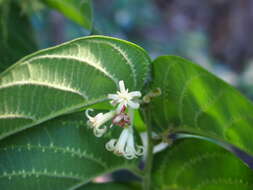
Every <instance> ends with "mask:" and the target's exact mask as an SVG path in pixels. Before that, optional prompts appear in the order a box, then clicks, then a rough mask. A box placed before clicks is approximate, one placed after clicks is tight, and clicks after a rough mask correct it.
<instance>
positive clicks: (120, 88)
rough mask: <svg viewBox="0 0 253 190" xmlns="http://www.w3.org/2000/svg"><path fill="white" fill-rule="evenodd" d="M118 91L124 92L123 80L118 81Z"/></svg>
mask: <svg viewBox="0 0 253 190" xmlns="http://www.w3.org/2000/svg"><path fill="white" fill-rule="evenodd" d="M119 90H120V91H121V92H124V91H126V89H125V84H124V81H123V80H121V81H119Z"/></svg>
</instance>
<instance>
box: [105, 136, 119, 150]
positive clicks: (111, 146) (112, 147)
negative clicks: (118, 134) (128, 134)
mask: <svg viewBox="0 0 253 190" xmlns="http://www.w3.org/2000/svg"><path fill="white" fill-rule="evenodd" d="M116 143H117V140H116V139H111V140H110V141H109V142H107V143H106V144H105V148H106V149H107V150H108V151H114V150H115V146H116Z"/></svg>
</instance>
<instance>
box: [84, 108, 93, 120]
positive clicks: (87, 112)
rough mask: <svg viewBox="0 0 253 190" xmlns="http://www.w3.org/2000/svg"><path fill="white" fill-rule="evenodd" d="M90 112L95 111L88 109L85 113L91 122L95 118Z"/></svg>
mask: <svg viewBox="0 0 253 190" xmlns="http://www.w3.org/2000/svg"><path fill="white" fill-rule="evenodd" d="M90 111H94V110H93V109H87V110H86V111H85V115H86V117H87V118H88V119H89V120H90V119H92V118H93V117H91V116H90V115H89V112H90Z"/></svg>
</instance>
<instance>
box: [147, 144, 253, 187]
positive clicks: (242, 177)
mask: <svg viewBox="0 0 253 190" xmlns="http://www.w3.org/2000/svg"><path fill="white" fill-rule="evenodd" d="M152 174H153V182H154V184H153V185H154V189H157V190H158V189H159V190H239V189H240V190H251V189H253V181H252V179H253V171H252V170H251V169H249V168H248V167H247V166H246V165H244V164H243V162H242V161H241V160H239V159H238V158H236V157H235V156H233V155H232V154H231V153H230V152H227V151H226V150H224V149H223V148H221V147H219V146H217V145H214V144H212V143H210V142H207V141H203V140H199V139H184V140H182V141H179V142H178V143H176V144H175V146H172V147H169V148H167V149H166V150H165V151H162V152H161V153H159V154H157V155H155V158H154V168H153V173H152Z"/></svg>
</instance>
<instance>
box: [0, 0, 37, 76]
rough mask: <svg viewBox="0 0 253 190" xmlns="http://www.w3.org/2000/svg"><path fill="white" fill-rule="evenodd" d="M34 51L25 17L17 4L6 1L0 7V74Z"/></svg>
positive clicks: (31, 36)
mask: <svg viewBox="0 0 253 190" xmlns="http://www.w3.org/2000/svg"><path fill="white" fill-rule="evenodd" d="M36 50H37V47H36V42H35V38H34V36H33V30H32V26H31V24H30V22H29V19H28V17H27V15H25V14H22V13H21V8H20V7H19V4H18V3H17V2H15V1H8V0H6V1H5V2H3V3H2V4H1V5H0V72H1V71H3V70H4V69H6V68H7V67H9V66H10V65H11V64H13V63H14V62H15V61H17V60H18V59H20V58H22V57H24V56H25V55H28V54H30V53H32V52H34V51H36Z"/></svg>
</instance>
